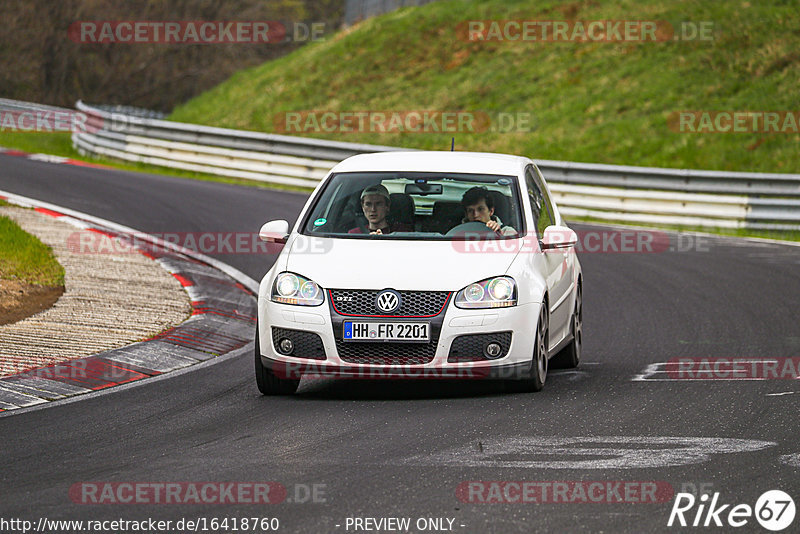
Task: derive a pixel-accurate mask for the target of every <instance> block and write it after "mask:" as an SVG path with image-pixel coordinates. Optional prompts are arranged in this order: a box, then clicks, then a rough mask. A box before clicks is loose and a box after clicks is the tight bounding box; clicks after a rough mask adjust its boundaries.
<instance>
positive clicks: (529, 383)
mask: <svg viewBox="0 0 800 534" xmlns="http://www.w3.org/2000/svg"><path fill="white" fill-rule="evenodd" d="M548 328H549V321H548V317H547V303H546V302H544V303H542V309H541V311H540V312H539V321H538V323H537V325H536V338H535V340H534V347H533V357H532V358H531V368H530V372H529V376H528V377H526V378H523V379H519V380H512V381H510V382H509V383H508V386H509V388H510V389H511V391H513V392H531V391H541V390H542V388H543V387H544V383H545V380H547V367H548V359H549V358H548V354H547V334H548Z"/></svg>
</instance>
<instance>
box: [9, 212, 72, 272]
mask: <svg viewBox="0 0 800 534" xmlns="http://www.w3.org/2000/svg"><path fill="white" fill-rule="evenodd" d="M0 278H1V279H4V280H20V281H23V282H26V283H28V284H33V285H37V286H48V287H58V286H63V285H64V268H63V267H62V266H61V264H59V263H58V261H57V260H56V258H55V256H54V255H53V251H52V249H51V248H50V247H48V246H47V245H45V244H44V243H42V242H41V241H39V239H38V238H36V237H35V236H32V235H31V234H29V233H27V232H25V231H24V230H23V229H22V228H20V227H19V225H18V224H17V223H16V222H14V221H12V220H11V219H10V218H8V217H5V216H2V215H0Z"/></svg>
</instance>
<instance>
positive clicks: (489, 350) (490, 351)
mask: <svg viewBox="0 0 800 534" xmlns="http://www.w3.org/2000/svg"><path fill="white" fill-rule="evenodd" d="M502 351H503V348H502V347H501V346H500V343H494V342H492V343H489V344H488V345H486V348H485V349H483V352H484V353H486V357H487V358H489V359H490V360H493V359H495V358H498V357H500V353H501V352H502Z"/></svg>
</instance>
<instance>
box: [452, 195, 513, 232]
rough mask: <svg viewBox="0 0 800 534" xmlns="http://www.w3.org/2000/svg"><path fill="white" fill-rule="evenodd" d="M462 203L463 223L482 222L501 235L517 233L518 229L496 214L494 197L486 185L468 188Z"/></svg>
mask: <svg viewBox="0 0 800 534" xmlns="http://www.w3.org/2000/svg"><path fill="white" fill-rule="evenodd" d="M461 205H462V206H463V207H464V215H465V217H464V219H462V221H461V223H462V224H464V223H467V222H482V223H485V224H486V226H487V227H489V229H490V230H492V231H493V232H496V233H498V234H500V235H517V231H516V230H515V229H514V228H512V227H511V226H504V225H503V221H501V220H500V218H499V217H498V216H497V215H495V214H494V199H493V198H492V195H490V194H489V190H488V189H486V188H485V187H479V186H476V187H473V188H471V189H468V190H467V192H466V193H464V196H463V197H462V198H461Z"/></svg>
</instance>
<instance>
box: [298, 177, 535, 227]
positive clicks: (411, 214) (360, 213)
mask: <svg viewBox="0 0 800 534" xmlns="http://www.w3.org/2000/svg"><path fill="white" fill-rule="evenodd" d="M476 188H478V189H480V192H481V193H483V197H482V198H485V200H483V202H484V203H485V204H487V206H486V207H487V210H486V211H487V212H491V220H496V221H499V223H500V224H501V226H502V231H501V232H497V234H498V235H497V236H486V237H510V236H513V235H515V234H517V233H519V232H520V230H521V229H522V221H521V217H520V213H522V211H521V209H520V201H519V199H520V194H519V187H518V185H517V178H516V177H514V176H505V175H479V174H466V173H426V172H353V173H338V174H334V175H332V176H331V177H330V178H329V179H328V180H327V182H326V184H325V186H324V187H323V189H322V191H321V192H320V194H319V195H317V198H316V200H315V202H314V205H313V206H312V207H311V208H310V209H309V211H308V214H307V216H306V218H305V219H304V221H303V225H302V232H303V233H304V234H307V235H315V236H321V237H348V238H363V237H370V234H371V232H373V231H374V227H375V226H376V225H378V226H380V227H381V229H382V235H383V236H384V237H394V238H402V239H423V240H424V239H453V238H454V233H453V232H454V229H455V233H456V234H457V233H458V231H459V228H461V227H462V225H464V224H466V223H467V222H470V221H468V220H467V216H466V210H465V207H464V205H463V204H462V200H463V199H464V198H465V195H466V194H467V193H468V192H469V191H470V190H474V189H476ZM474 195H475V192H474V191H473V193H472V196H467V197H466V198H468V199H470V198H473V196H474ZM489 204H490V205H491V206H489ZM370 210H372V212H371V213H368V212H369V211H370ZM376 211H377V212H378V214H377V215H376V213H375V212H376ZM368 217H371V218H372V220H369V219H368ZM376 220H380V221H381V222H380V223H379V224H378V223H376ZM483 224H484V226H485V223H483ZM476 228H477V229H480V224H478V225H476V224H475V222H474V221H473V222H472V226H469V227H468V230H465V231H469V230H472V231H475V230H476ZM486 232H488V230H486Z"/></svg>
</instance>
